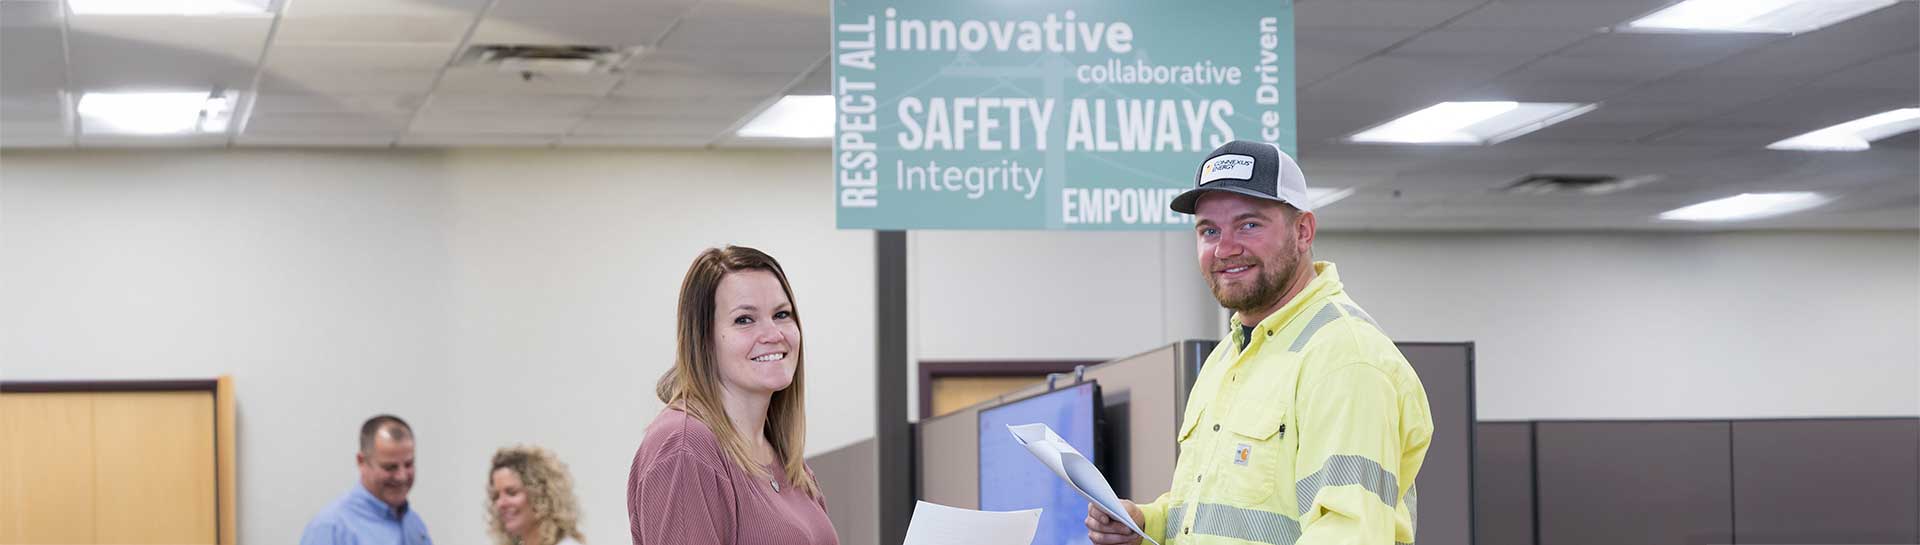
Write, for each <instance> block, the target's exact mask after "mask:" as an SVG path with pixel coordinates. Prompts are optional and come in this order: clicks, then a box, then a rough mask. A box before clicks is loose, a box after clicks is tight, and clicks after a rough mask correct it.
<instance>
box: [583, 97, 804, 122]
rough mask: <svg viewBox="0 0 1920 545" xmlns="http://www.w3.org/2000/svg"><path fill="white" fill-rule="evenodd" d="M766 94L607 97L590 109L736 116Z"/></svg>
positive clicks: (752, 107) (760, 101) (753, 107)
mask: <svg viewBox="0 0 1920 545" xmlns="http://www.w3.org/2000/svg"><path fill="white" fill-rule="evenodd" d="M765 102H767V99H765V98H712V97H696V98H658V99H646V98H609V99H607V100H605V101H603V102H601V103H600V104H599V106H598V107H596V108H595V109H594V110H593V113H595V114H614V115H685V114H697V115H714V116H722V117H726V116H731V117H734V118H739V117H740V116H744V115H746V114H748V113H751V112H752V111H754V110H757V109H759V108H760V105H761V104H763V103H765Z"/></svg>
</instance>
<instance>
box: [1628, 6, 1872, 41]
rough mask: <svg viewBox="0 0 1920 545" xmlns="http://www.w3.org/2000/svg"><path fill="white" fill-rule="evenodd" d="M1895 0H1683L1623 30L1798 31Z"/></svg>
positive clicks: (1792, 32)
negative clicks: (1683, 0)
mask: <svg viewBox="0 0 1920 545" xmlns="http://www.w3.org/2000/svg"><path fill="white" fill-rule="evenodd" d="M1897 1H1898V0H1687V1H1685V2H1681V3H1678V4H1674V5H1673V6H1671V7H1668V8H1667V9H1663V10H1660V11H1656V12H1653V13H1652V14H1650V15H1647V16H1646V17H1641V18H1639V19H1635V20H1634V21H1633V22H1629V23H1627V24H1626V26H1625V27H1622V29H1624V30H1649V31H1681V32H1686V31H1692V32H1764V33H1774V34H1798V33H1801V32H1809V31H1813V30H1818V29H1821V28H1825V27H1826V26H1828V25H1832V24H1834V23H1838V22H1841V21H1845V20H1847V19H1852V18H1854V17H1858V16H1860V15H1864V14H1866V13H1867V12H1870V11H1873V10H1877V9H1880V8H1883V7H1887V6H1890V5H1893V4H1894V3H1895V2H1897Z"/></svg>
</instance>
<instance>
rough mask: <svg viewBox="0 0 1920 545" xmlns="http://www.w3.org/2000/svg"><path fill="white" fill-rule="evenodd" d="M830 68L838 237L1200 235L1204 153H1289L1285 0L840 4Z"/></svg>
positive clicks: (868, 0) (869, 0)
mask: <svg viewBox="0 0 1920 545" xmlns="http://www.w3.org/2000/svg"><path fill="white" fill-rule="evenodd" d="M830 60H831V62H832V63H833V90H834V95H835V96H834V99H835V100H834V102H835V104H836V106H835V124H834V126H835V131H834V139H833V140H834V144H833V152H834V207H835V208H836V209H837V211H838V213H837V214H836V216H837V218H838V220H837V221H838V225H839V227H840V228H842V229H888V230H893V229H1085V230H1139V229H1153V230H1164V229H1175V230H1184V229H1190V228H1191V221H1192V220H1191V218H1190V217H1188V216H1186V215H1184V214H1177V213H1174V212H1172V211H1170V210H1168V209H1167V203H1168V202H1169V201H1171V200H1172V199H1173V197H1174V196H1175V195H1178V194H1179V193H1180V192H1181V191H1184V190H1186V189H1187V188H1189V187H1191V186H1192V185H1193V179H1194V173H1195V172H1196V171H1197V170H1198V169H1199V166H1200V162H1201V160H1202V159H1204V158H1205V157H1206V153H1207V152H1209V151H1212V150H1213V148H1214V147H1216V146H1218V145H1220V144H1222V143H1225V142H1226V141H1228V140H1235V139H1240V140H1263V141H1267V142H1272V143H1274V144H1277V145H1279V146H1280V148H1281V149H1283V150H1286V151H1287V152H1289V153H1292V152H1294V151H1295V149H1296V148H1295V133H1294V109H1293V103H1294V93H1293V3H1292V2H1291V1H1289V0H1260V1H1253V0H1224V1H1210V2H1192V1H1171V0H1168V1H1150V0H1133V1H1106V2H1092V1H1078V2H1075V1H1057V0H972V1H966V0H963V1H955V2H908V1H888V0H835V1H834V5H833V58H832V59H830Z"/></svg>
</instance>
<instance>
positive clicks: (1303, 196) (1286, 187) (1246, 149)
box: [1168, 140, 1313, 214]
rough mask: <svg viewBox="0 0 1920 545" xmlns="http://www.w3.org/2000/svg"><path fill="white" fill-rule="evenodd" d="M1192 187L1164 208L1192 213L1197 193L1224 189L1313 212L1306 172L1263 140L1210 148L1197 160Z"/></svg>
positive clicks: (1283, 153)
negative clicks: (1301, 170) (1198, 166)
mask: <svg viewBox="0 0 1920 545" xmlns="http://www.w3.org/2000/svg"><path fill="white" fill-rule="evenodd" d="M1194 186H1195V187H1194V188H1193V189H1189V190H1187V192H1186V193H1181V194H1180V196H1178V197H1174V198H1173V203H1172V204H1170V205H1169V206H1168V207H1169V208H1172V209H1173V211H1175V212H1179V213H1182V214H1192V213H1193V207H1194V205H1195V204H1196V203H1198V202H1200V196H1201V195H1203V194H1205V193H1206V192H1208V191H1227V192H1232V193H1239V194H1241V195H1246V196H1249V197H1255V198H1261V199H1267V200H1274V201H1280V202H1284V203H1287V204H1290V205H1293V207H1294V208H1298V209H1300V210H1301V211H1304V212H1311V211H1313V202H1312V201H1310V200H1308V199H1307V175H1306V174H1302V173H1300V164H1299V163H1296V162H1294V160H1293V158H1292V157H1289V156H1287V154H1286V153H1285V152H1282V151H1280V147H1279V146H1275V145H1273V144H1269V143H1266V142H1255V141H1252V140H1234V141H1232V142H1227V143H1226V144H1224V145H1221V146H1220V147H1218V148H1214V150H1213V153H1211V154H1208V155H1207V160H1206V161H1204V162H1201V163H1200V172H1199V174H1197V175H1195V177H1194Z"/></svg>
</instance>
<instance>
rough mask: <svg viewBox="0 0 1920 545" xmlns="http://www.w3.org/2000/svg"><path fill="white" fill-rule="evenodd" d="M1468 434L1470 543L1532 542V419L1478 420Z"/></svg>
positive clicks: (1507, 544)
mask: <svg viewBox="0 0 1920 545" xmlns="http://www.w3.org/2000/svg"><path fill="white" fill-rule="evenodd" d="M1476 428H1477V430H1476V431H1475V433H1474V435H1473V458H1474V461H1473V537H1474V543H1475V545H1533V423H1532V422H1481V423H1479V424H1478V425H1477V426H1476Z"/></svg>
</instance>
